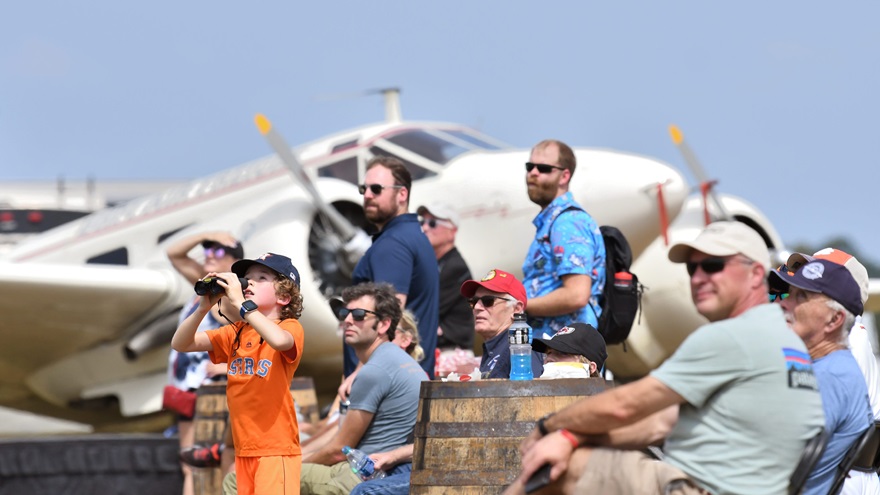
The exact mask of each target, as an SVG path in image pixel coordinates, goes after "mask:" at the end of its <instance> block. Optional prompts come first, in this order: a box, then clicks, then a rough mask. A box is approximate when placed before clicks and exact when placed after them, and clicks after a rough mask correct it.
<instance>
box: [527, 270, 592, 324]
mask: <svg viewBox="0 0 880 495" xmlns="http://www.w3.org/2000/svg"><path fill="white" fill-rule="evenodd" d="M592 287H593V281H592V279H590V277H589V275H575V274H571V275H563V276H562V287H560V288H558V289H556V290H554V291H553V292H551V293H549V294H547V295H544V296H539V297H535V298H533V299H529V306H528V311H527V312H528V314H529V316H557V315H564V314H566V313H573V312H575V311H577V310H579V309H581V308H583V307H584V306H586V305H587V303H588V302H589V301H590V291H591V290H592Z"/></svg>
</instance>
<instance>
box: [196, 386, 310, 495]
mask: <svg viewBox="0 0 880 495" xmlns="http://www.w3.org/2000/svg"><path fill="white" fill-rule="evenodd" d="M290 394H291V396H293V401H294V403H295V404H297V406H298V407H299V409H300V412H301V413H302V414H303V416H305V417H306V419H308V420H309V421H310V422H317V421H318V420H319V419H320V411H319V410H318V397H317V395H316V394H315V382H314V381H313V380H312V378H311V377H308V376H306V377H295V378H294V379H293V381H292V382H291V383H290ZM228 417H229V409H228V408H227V404H226V381H225V380H224V381H221V382H216V383H208V384H205V385H202V386H201V387H199V389H198V390H197V391H196V412H195V415H194V417H193V428H194V429H195V444H196V445H213V444H215V443H218V442H221V441H223V435H224V433H225V432H226V423H227V418H228ZM192 470H193V484H194V486H195V493H196V495H209V494H210V495H214V494H219V493H220V492H221V485H222V483H223V473H222V472H221V470H220V468H219V467H216V468H203V469H200V468H192Z"/></svg>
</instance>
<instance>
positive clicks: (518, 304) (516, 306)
mask: <svg viewBox="0 0 880 495" xmlns="http://www.w3.org/2000/svg"><path fill="white" fill-rule="evenodd" d="M523 311H525V304H523V303H522V301H516V304H514V305H513V312H514V313H522V312H523ZM511 318H513V315H511Z"/></svg>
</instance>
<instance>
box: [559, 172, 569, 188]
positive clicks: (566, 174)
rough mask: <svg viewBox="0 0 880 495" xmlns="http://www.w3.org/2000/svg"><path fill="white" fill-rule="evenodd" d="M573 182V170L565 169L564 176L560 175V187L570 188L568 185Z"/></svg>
mask: <svg viewBox="0 0 880 495" xmlns="http://www.w3.org/2000/svg"><path fill="white" fill-rule="evenodd" d="M570 182H571V170H568V169H565V170H563V171H562V174H560V175H559V185H560V187H565V188H566V189H567V188H568V184H569V183H570Z"/></svg>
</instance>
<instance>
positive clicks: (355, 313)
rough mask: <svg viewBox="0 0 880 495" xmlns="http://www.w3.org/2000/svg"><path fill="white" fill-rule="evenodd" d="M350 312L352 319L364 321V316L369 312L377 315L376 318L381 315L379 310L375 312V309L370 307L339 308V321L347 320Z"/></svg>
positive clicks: (337, 316) (337, 313)
mask: <svg viewBox="0 0 880 495" xmlns="http://www.w3.org/2000/svg"><path fill="white" fill-rule="evenodd" d="M349 313H351V319H352V320H354V321H364V318H366V317H367V313H370V314H371V315H376V318H378V317H379V313H377V312H375V311H370V310H369V309H362V308H354V309H348V308H339V310H338V311H337V312H336V318H337V319H338V320H339V321H345V318H346V317H347V316H348V314H349Z"/></svg>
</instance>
